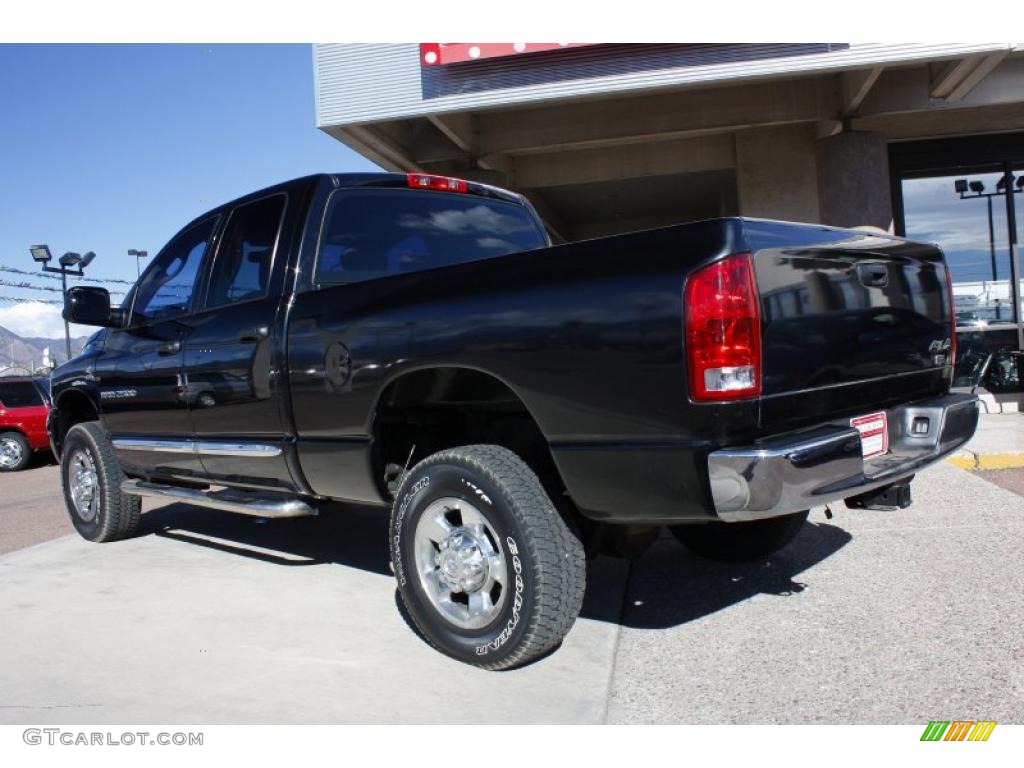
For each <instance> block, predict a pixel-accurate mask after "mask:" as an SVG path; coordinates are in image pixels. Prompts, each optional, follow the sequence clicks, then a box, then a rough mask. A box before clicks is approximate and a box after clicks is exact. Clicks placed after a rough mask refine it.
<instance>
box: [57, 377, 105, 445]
mask: <svg viewBox="0 0 1024 768" xmlns="http://www.w3.org/2000/svg"><path fill="white" fill-rule="evenodd" d="M99 418H100V411H99V408H97V407H96V403H95V402H93V400H92V398H90V397H89V396H88V395H87V394H86V393H85V392H82V391H81V390H78V389H68V390H66V391H64V392H61V393H60V395H58V396H57V398H56V400H55V401H54V415H53V418H52V419H51V421H50V425H51V426H50V443H51V447H52V450H53V454H54V456H55V457H56V458H57V461H60V456H61V451H62V450H63V448H64V436H65V435H67V433H68V430H69V429H71V428H72V427H73V426H75V424H81V423H82V422H83V421H99Z"/></svg>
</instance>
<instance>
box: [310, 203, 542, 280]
mask: <svg viewBox="0 0 1024 768" xmlns="http://www.w3.org/2000/svg"><path fill="white" fill-rule="evenodd" d="M388 193H391V194H395V193H397V194H412V195H417V194H418V195H424V194H434V195H451V196H453V197H458V198H462V199H465V198H470V199H474V198H476V199H479V200H481V201H487V202H491V203H500V204H502V205H509V206H513V207H516V206H518V207H519V208H522V209H523V211H524V213H525V214H526V217H527V218H528V219H529V220H530V221H531V222H532V223H533V225H534V226H535V227H536V228H537V232H538V234H539V235H540V239H541V243H542V245H540V246H538V247H539V248H544V247H547V246H549V245H550V241H549V240H548V234H547V230H546V229H545V228H544V225H543V223H542V222H540V221H539V220H538V219H537V216H536V214H534V212H533V210H532V209H531V208H530V207H529V206H528V205H522V204H520V203H516V202H513V201H511V200H502V199H495V198H492V197H483V196H481V195H472V194H466V193H456V192H443V191H436V192H435V191H430V192H427V191H424V190H417V189H407V188H405V187H342V188H340V189H335V190H332V191H331V193H330V194H329V195H328V196H327V200H326V202H325V203H324V207H323V212H322V213H321V215H320V231H319V233H318V234H317V238H316V251H315V253H314V254H313V270H312V284H313V287H314V289H315V290H319V289H321V288H328V287H333V286H338V285H358V284H359V283H372V282H375V281H377V280H387V279H388V278H392V277H400V276H402V275H412V274H416V273H419V272H432V271H434V270H435V269H444V268H446V267H453V266H458V264H440V265H437V266H433V267H427V268H426V269H417V270H410V271H409V272H394V273H389V274H386V275H378V276H376V277H364V278H359V279H357V280H348V281H345V282H335V281H333V280H323V279H322V278H321V276H320V256H321V255H322V254H323V246H324V234H325V232H326V231H327V216H328V215H329V214H330V213H331V212H332V211H333V210H334V209H333V207H332V206H333V204H334V198H335V197H336V196H339V195H340V196H343V197H354V196H356V195H360V194H368V195H370V196H373V195H381V196H383V195H385V194H388ZM528 250H537V249H536V248H531V249H528ZM526 252H527V251H514V252H513V253H526ZM510 255H512V254H507V253H506V254H502V256H510ZM497 258H501V256H490V257H488V258H486V259H474V260H472V261H467V262H461V263H463V264H474V263H477V262H482V261H488V260H490V259H497Z"/></svg>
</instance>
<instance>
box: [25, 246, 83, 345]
mask: <svg viewBox="0 0 1024 768" xmlns="http://www.w3.org/2000/svg"><path fill="white" fill-rule="evenodd" d="M29 251H30V252H31V254H32V258H33V259H35V261H36V262H37V263H38V264H41V265H42V270H43V272H56V273H57V274H59V275H60V284H61V289H62V290H61V293H62V294H63V296H64V306H65V308H66V307H67V300H68V298H67V296H68V275H74V276H75V277H84V276H85V268H86V267H87V266H89V264H91V263H92V260H93V259H95V258H96V254H95V253H93V252H92V251H89V252H88V253H86V254H85V255H84V256H83V255H81V254H78V253H72V252H70V251H68V252H67V253H65V254H64V255H63V256H61V257H60V259H59V260H58V263H59V264H60V269H57V267H51V266H49V261H50V260H51V259H52V258H53V255H52V254H51V253H50V246H48V245H32V246H29ZM73 267H78V269H73ZM64 351H65V353H66V354H67V359H68V360H70V359H71V326H70V324H69V323H68V319H67V318H66V317H65V318H64Z"/></svg>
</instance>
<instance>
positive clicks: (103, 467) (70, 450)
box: [60, 421, 142, 542]
mask: <svg viewBox="0 0 1024 768" xmlns="http://www.w3.org/2000/svg"><path fill="white" fill-rule="evenodd" d="M60 475H61V482H62V485H63V487H64V503H65V505H66V506H67V509H68V514H69V515H70V517H71V523H72V524H73V525H74V526H75V530H77V531H78V532H79V533H80V534H81V535H82V538H85V539H88V540H89V541H100V542H102V541H117V540H118V539H124V538H128V537H129V536H132V535H134V534H135V530H136V528H137V527H138V524H139V515H140V514H141V512H142V501H141V499H139V497H138V496H130V495H128V494H126V493H122V492H121V483H122V482H123V481H124V479H125V477H124V473H123V472H122V471H121V467H120V465H119V464H118V463H117V459H116V458H114V451H113V448H111V445H110V439H109V438H108V437H107V433H106V432H105V431H104V430H103V428H102V427H101V426H100V425H99V424H98V423H97V422H95V421H88V422H85V423H82V424H76V425H75V426H73V427H72V428H71V429H69V430H68V433H67V435H65V437H64V450H63V454H62V458H61V466H60Z"/></svg>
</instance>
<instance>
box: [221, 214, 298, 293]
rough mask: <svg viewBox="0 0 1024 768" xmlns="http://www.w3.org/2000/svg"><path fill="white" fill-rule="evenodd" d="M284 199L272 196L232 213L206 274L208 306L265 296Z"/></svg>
mask: <svg viewBox="0 0 1024 768" xmlns="http://www.w3.org/2000/svg"><path fill="white" fill-rule="evenodd" d="M285 199H286V198H285V196H284V195H272V196H270V197H266V198H263V199H262V200H257V201H255V202H252V203H248V204H246V205H241V206H239V207H238V208H236V209H235V210H233V211H232V212H231V217H230V218H229V219H228V224H227V227H225V229H224V236H223V237H222V238H221V244H220V246H219V247H218V249H217V257H216V259H215V260H214V262H213V268H212V269H211V270H210V271H209V273H210V290H209V293H208V294H207V297H206V306H207V307H220V306H223V305H225V304H232V303H234V302H237V301H247V300H249V299H261V298H263V297H264V296H266V295H267V289H268V288H269V285H270V274H271V268H272V267H273V264H274V249H275V247H276V245H277V234H278V231H279V230H280V229H281V220H282V218H283V216H284V206H285Z"/></svg>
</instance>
